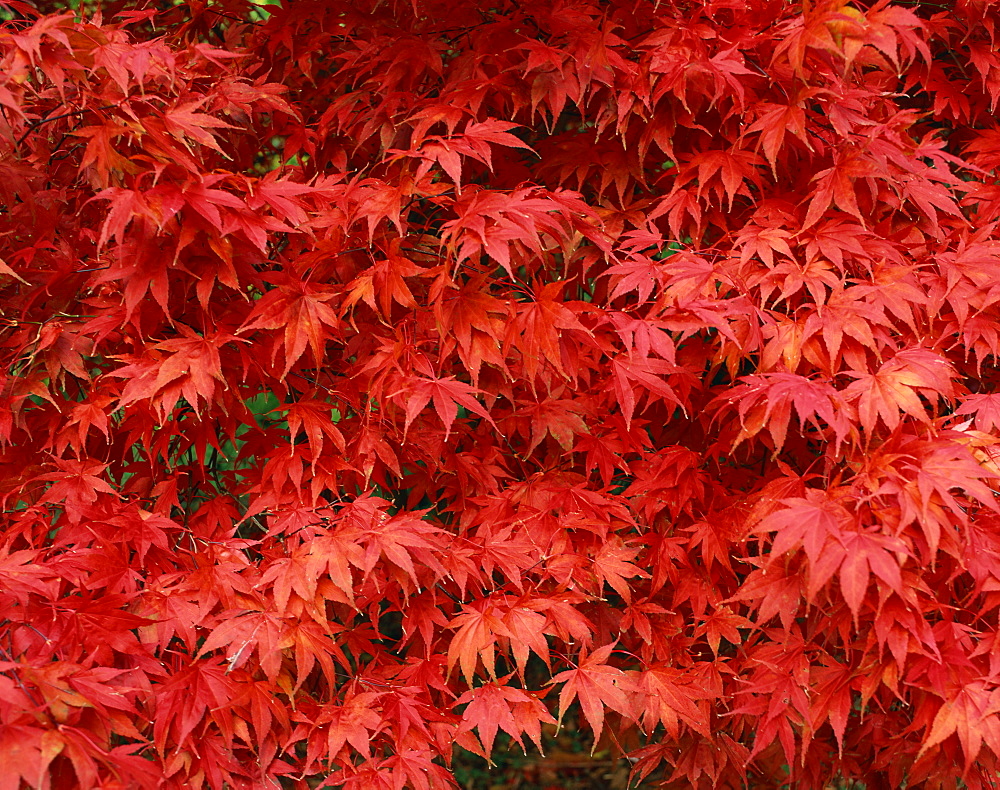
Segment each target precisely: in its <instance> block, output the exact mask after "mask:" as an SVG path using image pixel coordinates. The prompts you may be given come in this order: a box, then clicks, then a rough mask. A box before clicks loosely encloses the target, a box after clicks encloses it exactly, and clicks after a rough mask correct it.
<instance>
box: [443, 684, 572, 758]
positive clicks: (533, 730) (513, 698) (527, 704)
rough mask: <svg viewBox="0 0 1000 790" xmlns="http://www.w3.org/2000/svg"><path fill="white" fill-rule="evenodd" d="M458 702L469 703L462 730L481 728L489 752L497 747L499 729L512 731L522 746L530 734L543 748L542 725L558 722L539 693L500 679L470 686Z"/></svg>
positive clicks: (463, 712) (483, 741) (482, 738)
mask: <svg viewBox="0 0 1000 790" xmlns="http://www.w3.org/2000/svg"><path fill="white" fill-rule="evenodd" d="M455 704H456V705H463V704H464V705H466V708H465V710H464V711H462V723H461V725H460V726H459V732H463V731H469V730H472V729H476V730H478V732H479V739H480V741H481V742H482V745H483V751H484V754H486V755H489V754H490V753H491V752H492V751H493V742H494V740H495V739H496V735H497V732H498V731H499V730H503V731H504V732H506V733H507V734H508V735H510V736H511V737H512V738H513V739H514V740H515V741H517V744H518V746H520V747H521V748H522V749H524V742H523V740H522V738H521V736H522V734H526V735H527V736H528V737H529V738H531V740H532V741H534V742H535V745H536V746H537V747H538V749H539V751H541V748H542V731H541V725H542V724H555V723H556V720H555V719H554V718H552V714H551V713H549V711H548V709H546V707H545V705H544V704H543V703H542V701H541V700H540V699H538V697H536V696H535V695H533V694H531V693H529V692H527V691H525V690H523V689H519V688H513V687H511V686H506V685H499V684H498V683H485V684H483V685H482V686H479V687H478V688H474V689H469V690H468V691H466V692H465V693H464V694H463V695H462V696H461V697H459V698H458V699H457V700H456V701H455Z"/></svg>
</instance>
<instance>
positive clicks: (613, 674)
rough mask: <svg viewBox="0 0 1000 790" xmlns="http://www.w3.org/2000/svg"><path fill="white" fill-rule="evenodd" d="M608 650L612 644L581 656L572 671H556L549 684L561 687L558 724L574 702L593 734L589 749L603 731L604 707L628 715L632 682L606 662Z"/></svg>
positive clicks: (609, 651) (611, 648) (612, 646)
mask: <svg viewBox="0 0 1000 790" xmlns="http://www.w3.org/2000/svg"><path fill="white" fill-rule="evenodd" d="M612 650H614V645H613V644H611V645H604V646H603V647H598V648H595V649H594V650H593V651H591V652H590V653H587V654H581V656H580V659H579V663H578V664H577V666H576V668H575V669H567V670H565V671H563V672H559V673H558V674H556V675H554V676H553V677H552V680H551V681H550V682H552V683H562V684H563V686H562V688H561V689H559V721H560V722H562V717H563V715H564V714H565V713H566V708H567V707H568V706H569V704H570V703H571V702H573V700H577V701H578V702H579V703H580V708H581V710H582V711H583V715H584V718H586V719H587V722H588V723H589V724H590V727H591V729H592V730H593V731H594V747H593V748H597V741H598V740H599V739H600V737H601V732H602V730H603V729H604V710H605V708H610V709H611V710H613V711H615V712H617V713H620V714H622V715H623V716H626V717H628V716H631V715H632V705H633V703H632V699H631V692H632V691H633V687H632V681H631V680H630V678H629V677H628V676H627V675H626V674H625V673H624V672H623V671H622V670H620V669H618V668H617V667H614V666H611V665H608V664H607V663H606V662H607V660H608V659H609V658H610V657H611V651H612Z"/></svg>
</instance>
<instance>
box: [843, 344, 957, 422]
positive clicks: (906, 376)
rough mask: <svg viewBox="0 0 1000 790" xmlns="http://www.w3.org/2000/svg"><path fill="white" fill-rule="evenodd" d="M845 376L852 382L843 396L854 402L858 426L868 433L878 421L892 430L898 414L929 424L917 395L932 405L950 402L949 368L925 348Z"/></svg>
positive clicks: (951, 376)
mask: <svg viewBox="0 0 1000 790" xmlns="http://www.w3.org/2000/svg"><path fill="white" fill-rule="evenodd" d="M846 373H847V375H849V376H851V377H852V378H854V379H856V380H855V381H854V382H853V383H851V384H850V385H848V386H847V388H846V389H845V390H844V397H845V398H847V399H848V400H850V401H856V402H857V408H858V417H859V419H860V420H861V425H862V426H863V427H864V428H865V429H866V430H867V431H869V432H871V431H873V430H874V429H875V426H876V424H877V421H878V420H879V419H881V421H882V422H883V423H884V424H885V426H886V427H887V428H889V429H890V430H894V429H895V428H896V426H897V425H899V422H900V415H901V414H907V415H909V416H910V417H913V418H915V419H917V420H919V421H921V422H925V423H929V422H930V416H929V415H928V414H927V408H926V407H925V406H924V404H923V402H922V401H921V400H920V396H923V397H925V398H927V399H929V400H930V401H931V404H932V405H936V403H937V400H938V399H939V398H945V399H947V400H950V399H951V398H953V397H954V394H955V389H954V384H953V383H952V379H953V378H954V372H953V368H952V367H951V365H950V363H949V362H948V360H946V359H944V358H943V357H941V356H940V355H938V354H935V353H934V352H933V351H930V350H928V349H919V348H918V349H908V350H905V351H901V352H899V353H898V354H897V355H896V356H895V357H893V358H892V359H890V360H889V361H887V362H886V363H885V364H884V365H882V366H881V367H880V368H879V369H878V371H876V372H874V373H862V372H858V371H846Z"/></svg>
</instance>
